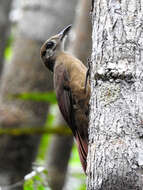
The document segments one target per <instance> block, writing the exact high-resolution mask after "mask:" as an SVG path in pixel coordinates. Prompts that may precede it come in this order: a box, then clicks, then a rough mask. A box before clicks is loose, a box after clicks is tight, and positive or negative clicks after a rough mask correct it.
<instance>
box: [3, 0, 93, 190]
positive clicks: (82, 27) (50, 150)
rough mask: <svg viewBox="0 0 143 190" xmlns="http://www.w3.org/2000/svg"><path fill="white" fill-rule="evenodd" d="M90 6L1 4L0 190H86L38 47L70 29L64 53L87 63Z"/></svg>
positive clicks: (67, 1)
mask: <svg viewBox="0 0 143 190" xmlns="http://www.w3.org/2000/svg"><path fill="white" fill-rule="evenodd" d="M90 3H91V1H87V0H78V1H77V0H72V1H71V0H56V1H55V0H0V190H21V189H24V190H35V189H36V190H50V189H51V190H84V189H86V186H85V184H86V177H85V175H84V173H83V170H82V167H81V164H80V161H79V156H78V153H77V148H76V145H75V143H74V140H73V137H72V134H71V131H70V129H69V128H68V127H67V126H66V123H65V122H64V120H63V118H62V116H61V114H60V112H59V109H58V106H57V101H56V96H55V93H54V90H53V80H52V74H51V73H50V72H49V71H48V69H46V68H45V67H44V65H43V64H42V62H41V60H40V48H41V45H42V44H43V43H44V41H45V40H47V39H48V38H49V37H50V36H52V35H55V34H56V33H58V32H60V30H62V29H63V28H64V27H66V26H67V25H69V24H72V25H73V27H72V31H71V33H70V35H69V39H68V43H67V45H66V46H67V47H66V50H67V51H69V52H71V53H72V54H74V55H75V56H76V57H78V58H79V59H80V60H82V61H83V63H84V64H86V62H87V58H89V57H90V54H91V23H90V21H91V18H90V7H91V5H90Z"/></svg>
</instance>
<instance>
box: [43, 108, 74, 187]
mask: <svg viewBox="0 0 143 190" xmlns="http://www.w3.org/2000/svg"><path fill="white" fill-rule="evenodd" d="M56 108H57V109H55V113H54V115H55V116H56V118H55V121H54V124H55V125H56V126H57V125H59V126H60V127H61V126H66V124H65V121H64V120H63V118H62V116H61V113H60V110H59V108H58V107H56ZM72 144H73V136H72V135H71V136H59V135H54V136H53V137H52V138H51V141H50V146H49V148H48V153H47V155H46V156H47V168H48V184H49V186H50V187H51V189H52V190H61V189H63V186H64V183H65V179H66V173H67V166H68V161H69V158H70V152H71V149H72ZM55 176H56V177H55Z"/></svg>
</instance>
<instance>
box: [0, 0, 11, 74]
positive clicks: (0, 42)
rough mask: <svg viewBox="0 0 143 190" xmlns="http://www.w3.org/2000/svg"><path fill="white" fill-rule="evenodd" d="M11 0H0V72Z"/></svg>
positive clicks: (7, 33) (7, 32)
mask: <svg viewBox="0 0 143 190" xmlns="http://www.w3.org/2000/svg"><path fill="white" fill-rule="evenodd" d="M11 4H12V0H0V74H1V72H2V67H3V60H4V50H5V47H6V43H7V40H8V36H9V31H10V22H9V12H10V9H11Z"/></svg>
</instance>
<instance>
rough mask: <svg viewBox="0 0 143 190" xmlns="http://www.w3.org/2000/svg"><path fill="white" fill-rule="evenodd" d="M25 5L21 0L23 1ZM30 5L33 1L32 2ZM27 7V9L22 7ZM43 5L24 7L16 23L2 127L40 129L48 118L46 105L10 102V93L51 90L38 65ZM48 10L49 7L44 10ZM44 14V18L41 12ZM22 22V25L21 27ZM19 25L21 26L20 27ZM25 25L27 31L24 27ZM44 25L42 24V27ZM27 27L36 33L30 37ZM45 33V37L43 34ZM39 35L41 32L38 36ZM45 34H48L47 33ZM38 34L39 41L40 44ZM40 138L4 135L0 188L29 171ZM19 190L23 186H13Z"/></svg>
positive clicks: (1, 113) (0, 120) (4, 85)
mask: <svg viewBox="0 0 143 190" xmlns="http://www.w3.org/2000/svg"><path fill="white" fill-rule="evenodd" d="M23 2H24V1H23ZM31 3H32V2H31ZM25 6H27V7H25ZM46 8H47V7H45V4H40V3H39V6H38V8H37V9H35V4H30V3H29V5H24V7H23V18H22V20H20V23H19V24H18V32H17V33H18V35H16V36H15V42H14V46H13V52H14V53H13V57H12V60H11V63H7V64H5V67H4V72H3V75H2V86H1V96H0V99H1V106H0V126H1V127H22V126H25V127H30V126H35V127H36V126H42V125H44V121H45V118H46V115H47V109H48V105H47V104H45V103H36V102H32V101H27V102H26V101H22V100H18V99H16V100H13V99H11V98H9V97H10V95H11V94H15V93H23V92H32V91H41V92H44V91H47V90H50V89H51V88H52V80H51V78H50V75H47V71H46V69H45V68H44V67H42V66H41V60H40V56H39V52H40V48H41V44H42V42H41V41H42V38H45V39H46V32H47V31H48V29H47V28H45V27H44V26H41V27H40V28H38V29H39V31H38V32H39V33H38V34H39V35H38V36H37V35H36V30H37V25H33V22H32V21H33V20H31V18H34V19H35V20H36V21H37V22H39V23H41V25H42V21H40V20H39V14H43V17H46V12H48V11H45V9H46ZM47 9H48V8H47ZM43 12H44V13H45V15H44V13H43ZM22 23H23V25H22ZM21 25H22V26H23V27H21ZM27 25H28V26H29V28H27ZM43 25H44V24H43ZM30 27H32V29H33V30H34V31H35V35H34V32H33V35H32V36H31V30H30ZM43 30H44V32H45V31H46V32H45V36H43V35H42V34H43V33H44V32H43ZM40 32H41V33H40ZM47 33H48V32H47ZM40 35H42V36H41V41H40ZM39 140H40V136H37V135H33V136H30V135H22V136H19V137H14V136H9V135H4V136H1V138H0V150H1V151H0V160H1V161H0V186H1V187H2V186H5V189H7V185H11V184H13V183H16V182H19V181H20V180H22V179H23V178H24V176H25V175H26V174H27V173H29V172H30V171H31V168H32V162H33V161H34V160H35V157H36V153H37V148H38V145H39ZM15 189H22V186H19V187H15Z"/></svg>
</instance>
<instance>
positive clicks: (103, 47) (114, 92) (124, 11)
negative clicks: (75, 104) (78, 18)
mask: <svg viewBox="0 0 143 190" xmlns="http://www.w3.org/2000/svg"><path fill="white" fill-rule="evenodd" d="M93 3H94V7H93V15H92V16H93V17H92V22H93V35H92V40H93V48H92V64H91V101H90V104H91V113H90V127H89V133H90V134H89V155H88V168H87V173H88V179H87V186H88V187H87V188H88V189H89V190H91V189H92V190H93V189H94V190H95V189H96V190H112V189H113V190H142V187H143V175H142V166H143V148H142V147H143V138H142V137H143V122H142V121H143V116H142V113H143V101H142V100H143V93H142V84H143V83H142V80H143V74H142V73H143V64H142V61H143V57H142V55H143V50H142V44H143V38H142V32H143V29H142V19H143V15H142V12H143V2H142V1H134V0H131V1H128V0H124V1H113V0H111V1H108V0H96V1H95V0H94V1H93Z"/></svg>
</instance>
